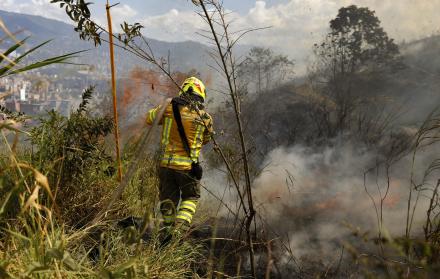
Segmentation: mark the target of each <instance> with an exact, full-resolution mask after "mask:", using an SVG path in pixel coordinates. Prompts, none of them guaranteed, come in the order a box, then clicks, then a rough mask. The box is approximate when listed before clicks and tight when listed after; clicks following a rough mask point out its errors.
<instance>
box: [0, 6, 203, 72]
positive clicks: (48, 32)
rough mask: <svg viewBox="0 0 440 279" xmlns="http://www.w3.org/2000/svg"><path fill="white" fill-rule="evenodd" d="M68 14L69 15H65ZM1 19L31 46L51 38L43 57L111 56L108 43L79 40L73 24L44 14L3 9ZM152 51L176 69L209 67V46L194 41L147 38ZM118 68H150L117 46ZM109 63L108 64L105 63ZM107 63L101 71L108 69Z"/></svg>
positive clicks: (96, 61)
mask: <svg viewBox="0 0 440 279" xmlns="http://www.w3.org/2000/svg"><path fill="white" fill-rule="evenodd" d="M66 16H67V15H66ZM0 18H2V19H3V21H4V22H5V24H6V26H7V27H8V29H9V30H10V31H11V32H15V31H18V30H23V31H22V32H21V33H20V35H19V36H18V37H19V38H24V37H28V36H30V39H29V46H33V45H35V44H37V43H41V42H43V41H46V40H52V41H51V43H50V44H49V45H48V46H46V47H45V48H44V49H42V50H41V51H40V53H39V56H41V57H47V56H49V55H54V54H55V55H59V54H63V53H66V52H71V51H78V50H87V49H88V50H89V51H87V52H86V53H85V54H84V55H81V58H79V59H78V61H77V62H78V63H85V64H90V65H97V66H99V65H100V64H102V61H106V59H107V58H108V46H107V45H106V44H103V45H102V46H100V47H97V48H94V47H93V43H92V42H85V41H82V40H80V39H79V36H78V34H77V33H76V32H75V31H74V30H73V28H74V27H73V26H72V25H69V24H66V23H64V22H61V21H57V20H53V19H47V18H44V17H41V16H33V15H26V14H19V13H12V12H6V11H1V10H0ZM147 41H148V42H149V44H150V46H151V48H152V50H153V51H154V53H155V55H156V56H157V57H168V53H169V54H170V60H171V66H172V69H174V70H179V71H188V70H190V69H192V68H196V69H198V70H199V71H203V70H207V68H208V66H207V63H209V61H211V60H210V57H209V55H208V54H207V51H208V47H207V46H205V45H203V44H201V43H198V42H193V41H186V42H176V43H174V42H163V41H158V40H154V39H150V38H148V39H147ZM115 55H116V57H115V59H116V62H117V70H118V71H122V72H127V71H128V70H129V69H131V68H132V67H133V66H135V65H142V66H144V67H148V65H146V63H145V62H144V61H141V60H139V59H138V58H136V57H134V56H133V55H130V54H127V52H125V51H123V50H120V49H116V54H115ZM104 64H105V65H107V63H104ZM107 68H108V67H107V66H105V67H104V68H103V69H102V70H107Z"/></svg>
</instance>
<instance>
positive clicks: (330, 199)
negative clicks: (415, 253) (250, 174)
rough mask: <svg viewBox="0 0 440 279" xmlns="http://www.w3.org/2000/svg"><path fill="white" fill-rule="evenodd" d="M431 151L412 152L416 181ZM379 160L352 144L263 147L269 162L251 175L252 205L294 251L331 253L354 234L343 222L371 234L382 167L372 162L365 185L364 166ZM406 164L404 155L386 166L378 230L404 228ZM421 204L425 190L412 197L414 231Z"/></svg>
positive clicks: (322, 255) (308, 254)
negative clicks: (414, 201) (415, 202)
mask: <svg viewBox="0 0 440 279" xmlns="http://www.w3.org/2000/svg"><path fill="white" fill-rule="evenodd" d="M434 157H435V155H433V153H432V152H426V153H424V152H422V153H420V155H419V156H417V159H416V165H417V167H416V168H415V173H416V177H415V178H416V181H418V180H420V179H421V176H422V174H423V171H424V170H425V168H426V167H427V166H428V165H429V163H430V162H431V161H432V160H433V159H434ZM381 159H383V158H381V155H380V154H378V153H376V152H374V151H371V150H368V149H367V148H365V147H363V146H362V145H360V144H356V143H346V142H345V143H336V144H335V145H334V146H332V147H325V148H321V149H310V148H306V147H302V146H293V147H280V148H277V149H275V150H273V151H272V152H271V153H269V154H268V156H267V158H266V163H265V164H266V165H268V167H267V168H266V170H265V171H264V172H263V173H262V174H261V175H260V176H259V177H258V178H257V179H256V180H255V182H254V185H255V190H254V195H255V199H256V200H257V205H258V211H259V212H260V214H261V215H262V216H263V217H264V219H265V220H266V222H267V223H268V225H269V226H271V227H272V228H273V229H274V230H276V231H277V233H278V234H279V236H281V237H282V238H284V240H285V241H288V242H289V245H290V248H291V249H292V251H293V253H294V255H295V257H297V258H302V257H313V256H319V259H321V260H323V261H327V260H328V261H330V260H334V259H333V257H334V255H335V252H336V251H340V249H341V247H342V245H343V243H344V242H347V241H353V239H351V230H350V229H349V228H348V227H347V226H346V224H350V225H351V226H353V227H358V228H360V230H361V231H363V232H367V231H368V232H370V236H372V237H373V236H375V235H377V232H378V219H377V215H376V211H375V208H374V205H373V202H372V199H373V200H374V202H375V203H376V206H377V207H379V208H380V200H381V197H384V195H385V193H386V189H387V185H388V184H387V176H386V173H385V171H384V170H385V169H384V168H383V166H382V167H380V168H379V169H373V170H372V171H371V172H369V173H368V174H367V176H366V180H365V184H364V173H365V172H366V170H368V169H371V168H372V167H374V166H375V165H376V163H377V162H378V161H380V160H381ZM410 169H411V157H410V156H407V157H405V158H403V159H402V160H401V161H399V162H398V163H396V164H395V165H393V166H392V167H391V168H390V172H389V175H390V183H389V191H388V193H387V196H386V198H385V199H384V201H383V220H384V223H383V230H386V231H388V232H390V233H391V235H392V236H401V235H404V233H405V224H406V206H407V199H408V189H409V175H410ZM366 190H367V191H368V193H369V195H371V197H370V196H369V195H368V194H367V192H366ZM427 203H428V199H427V198H426V196H424V197H421V198H420V199H419V205H418V209H417V210H416V212H415V219H414V226H413V227H414V228H415V229H414V230H413V234H414V235H420V234H421V233H422V226H421V225H422V222H423V221H424V220H425V217H426V209H427V206H428V204H427Z"/></svg>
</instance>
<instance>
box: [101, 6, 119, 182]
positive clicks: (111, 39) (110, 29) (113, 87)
mask: <svg viewBox="0 0 440 279" xmlns="http://www.w3.org/2000/svg"><path fill="white" fill-rule="evenodd" d="M105 9H106V10H107V23H108V33H109V45H110V68H111V73H112V95H113V116H114V117H113V121H114V126H115V145H116V160H117V161H118V180H119V182H121V181H122V166H121V154H120V150H119V127H118V111H117V99H116V78H115V57H114V51H113V33H112V18H111V15H110V5H109V3H108V0H107V4H106V5H105Z"/></svg>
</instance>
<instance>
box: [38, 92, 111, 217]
mask: <svg viewBox="0 0 440 279" xmlns="http://www.w3.org/2000/svg"><path fill="white" fill-rule="evenodd" d="M93 90H94V88H93V87H89V88H88V89H86V90H85V91H84V92H83V100H82V102H81V104H80V105H79V108H78V110H77V111H76V112H74V113H72V114H71V115H70V117H69V118H67V117H64V116H62V115H60V114H59V113H57V112H55V111H50V112H48V116H47V117H44V118H40V125H38V126H36V127H34V128H33V129H32V130H31V133H30V134H31V135H30V139H31V143H32V145H33V146H34V150H35V151H34V153H33V155H32V159H33V164H34V165H35V166H37V167H38V168H39V169H41V170H43V172H44V173H47V175H48V178H49V181H50V183H51V184H53V185H59V186H60V188H59V198H60V199H62V200H64V202H65V203H67V204H68V203H70V202H71V203H73V204H72V205H71V207H70V208H69V207H66V208H67V209H70V210H72V209H73V208H74V203H75V202H78V200H79V199H82V198H85V197H86V196H85V195H90V197H89V199H90V198H92V197H99V195H102V194H103V193H102V192H100V191H96V190H95V189H93V187H97V185H95V184H94V183H91V184H90V185H87V184H85V183H87V181H88V180H90V179H92V180H94V181H96V178H97V177H101V178H105V176H106V175H112V173H113V171H112V170H113V160H112V158H111V156H110V155H109V154H108V153H107V151H106V148H105V144H104V142H105V137H106V136H107V135H109V134H110V133H111V132H112V129H113V121H112V118H110V117H108V116H103V117H91V116H90V115H89V112H88V108H87V104H88V102H89V100H90V98H91V96H92V92H93ZM84 184H85V185H84ZM84 186H85V188H84ZM81 188H82V189H81ZM104 189H105V188H104ZM104 189H101V191H103V190H104ZM81 191H82V192H81ZM77 195H79V196H77ZM90 202H92V201H90ZM87 205H88V206H89V207H90V208H83V209H81V208H78V210H81V211H84V212H85V213H84V214H90V210H91V208H93V206H92V205H91V204H87ZM66 212H69V210H66ZM76 214H80V213H78V212H76ZM68 215H69V216H70V215H71V214H70V213H69V214H68ZM71 217H72V216H71Z"/></svg>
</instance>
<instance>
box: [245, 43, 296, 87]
mask: <svg viewBox="0 0 440 279" xmlns="http://www.w3.org/2000/svg"><path fill="white" fill-rule="evenodd" d="M293 64H294V63H293V61H292V60H290V59H289V58H288V57H287V56H286V55H281V54H275V53H274V52H273V50H271V49H270V48H262V47H253V48H252V49H251V50H250V51H249V53H248V54H247V55H246V58H245V60H244V61H243V62H242V63H241V64H240V65H239V67H238V73H237V74H238V78H239V79H240V81H241V83H244V84H243V86H245V87H246V88H244V89H242V90H241V91H244V92H240V93H241V94H242V95H243V93H245V92H246V91H247V87H248V86H249V85H252V86H254V87H255V88H256V90H255V91H256V92H258V93H261V91H262V90H265V91H267V90H270V89H271V88H273V87H277V86H279V85H280V83H282V82H284V81H286V79H287V78H289V77H290V76H291V75H292V74H293Z"/></svg>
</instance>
